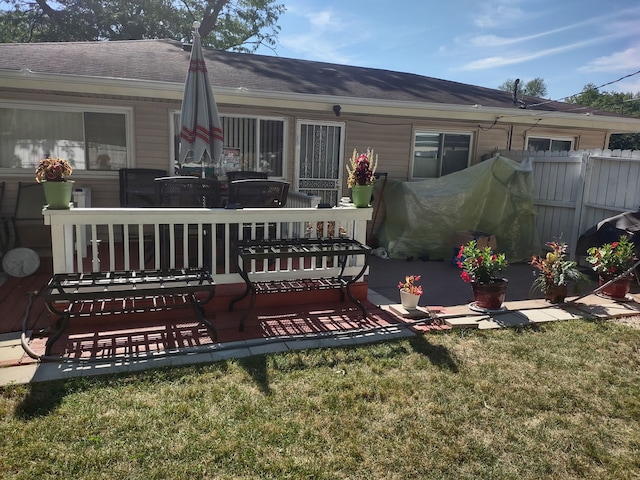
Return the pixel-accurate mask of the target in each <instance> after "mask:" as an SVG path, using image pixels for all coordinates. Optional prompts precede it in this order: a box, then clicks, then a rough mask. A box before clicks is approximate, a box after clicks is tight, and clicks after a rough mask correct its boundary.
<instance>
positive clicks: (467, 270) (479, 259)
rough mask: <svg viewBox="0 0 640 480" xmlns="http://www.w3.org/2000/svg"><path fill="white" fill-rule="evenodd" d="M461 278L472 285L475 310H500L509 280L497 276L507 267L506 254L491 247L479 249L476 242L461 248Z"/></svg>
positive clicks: (458, 258)
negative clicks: (494, 250)
mask: <svg viewBox="0 0 640 480" xmlns="http://www.w3.org/2000/svg"><path fill="white" fill-rule="evenodd" d="M457 264H458V267H459V268H460V269H461V270H462V273H461V274H460V278H462V280H464V281H465V282H468V283H471V287H472V289H473V299H474V302H473V304H472V305H471V307H472V308H474V309H480V310H498V309H500V308H501V307H502V303H503V302H504V297H505V294H506V291H507V285H508V280H507V279H506V278H502V277H499V276H497V275H498V274H499V273H500V272H502V270H504V269H505V268H506V267H507V265H508V264H507V259H506V256H505V254H504V253H494V252H493V250H492V249H491V247H489V246H486V247H483V248H478V243H477V242H476V240H471V241H470V242H468V243H467V244H465V245H461V246H460V250H459V252H458V256H457Z"/></svg>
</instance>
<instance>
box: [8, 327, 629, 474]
mask: <svg viewBox="0 0 640 480" xmlns="http://www.w3.org/2000/svg"><path fill="white" fill-rule="evenodd" d="M0 439H2V440H0V477H1V478H4V479H9V478H24V479H38V480H42V479H49V478H65V479H85V478H86V479H145V480H148V479H160V478H162V479H199V478H216V479H231V478H234V479H235V478H256V479H257V478H260V479H262V478H278V479H280V478H295V479H307V478H314V479H341V478H344V479H347V478H348V479H358V478H364V479H368V480H371V479H405V478H406V479H409V478H411V479H413V478H451V479H474V480H475V479H518V480H520V479H540V478H550V479H554V480H556V479H570V478H586V479H616V480H619V479H632V478H640V330H636V329H632V328H630V327H626V326H622V325H619V324H615V323H611V322H597V323H593V322H587V321H570V322H559V323H554V324H547V325H544V326H540V327H537V328H535V329H534V328H530V329H504V330H499V331H488V332H477V331H461V332H454V333H444V334H430V335H425V336H420V337H416V338H413V339H406V340H397V341H392V342H388V343H379V344H374V345H367V346H362V347H353V348H341V349H327V350H310V351H302V352H294V353H285V354H275V355H266V356H257V357H251V358H248V359H242V360H229V361H226V362H221V363H216V364H211V365H206V366H200V367H185V368H175V369H166V370H154V371H146V372H142V373H139V374H135V375H119V376H108V377H94V378H87V379H73V380H67V381H56V382H52V383H47V384H34V385H28V386H11V387H8V388H5V389H3V390H0Z"/></svg>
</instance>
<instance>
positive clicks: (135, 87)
mask: <svg viewBox="0 0 640 480" xmlns="http://www.w3.org/2000/svg"><path fill="white" fill-rule="evenodd" d="M3 87H4V88H13V89H20V90H45V91H49V92H60V93H83V94H91V95H113V96H125V97H139V98H155V99H163V100H177V101H180V100H182V94H183V89H184V84H183V83H176V82H163V81H156V80H135V79H128V78H109V77H92V76H84V75H65V74H50V73H36V72H32V71H30V70H20V71H18V70H3V69H0V88H3ZM214 93H215V95H216V100H217V102H218V103H219V104H229V105H242V106H261V107H277V108H280V109H282V108H291V109H294V110H307V111H308V110H312V111H318V112H332V107H333V105H335V104H340V105H341V106H342V113H343V114H345V115H347V114H352V115H378V116H380V115H383V116H407V117H420V118H443V117H444V118H451V117H452V114H453V116H454V118H455V119H456V120H468V121H477V122H492V123H493V122H494V121H496V118H497V123H524V124H530V123H536V124H538V125H546V126H572V127H583V128H604V129H607V130H609V131H621V132H622V131H629V132H637V131H639V130H640V118H628V117H614V116H607V115H591V114H576V113H565V112H552V111H536V110H526V109H518V108H512V107H511V108H501V107H485V106H482V105H477V104H475V105H460V104H444V103H429V102H413V101H398V100H384V99H372V98H360V97H351V96H349V97H345V96H338V95H318V94H307V93H293V92H281V91H268V90H257V89H250V88H246V87H238V88H230V87H220V86H214Z"/></svg>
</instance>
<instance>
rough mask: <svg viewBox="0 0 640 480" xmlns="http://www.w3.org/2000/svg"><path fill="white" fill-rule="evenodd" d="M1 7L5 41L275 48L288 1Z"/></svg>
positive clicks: (12, 0) (107, 0) (104, 1)
mask: <svg viewBox="0 0 640 480" xmlns="http://www.w3.org/2000/svg"><path fill="white" fill-rule="evenodd" d="M6 3H8V4H9V5H10V7H11V8H10V9H8V10H6V11H1V12H0V32H1V33H0V40H1V41H2V42H61V41H64V42H71V41H98V40H138V39H150V38H172V39H175V40H179V41H190V40H191V38H192V36H193V22H194V21H199V22H201V26H200V29H199V31H200V35H201V36H202V44H203V45H205V46H211V47H215V48H217V49H220V50H235V51H242V52H251V51H255V50H256V49H257V48H258V47H259V46H260V45H267V46H269V47H273V46H274V45H275V41H276V37H277V34H278V32H279V30H280V27H279V26H277V22H278V19H279V16H280V15H281V14H282V13H283V12H284V11H285V8H284V5H280V4H277V3H276V0H235V1H231V0H182V1H180V2H175V1H173V0H136V1H133V2H132V1H130V0H57V1H55V2H53V1H47V0H41V1H38V2H33V1H30V0H9V1H8V2H6Z"/></svg>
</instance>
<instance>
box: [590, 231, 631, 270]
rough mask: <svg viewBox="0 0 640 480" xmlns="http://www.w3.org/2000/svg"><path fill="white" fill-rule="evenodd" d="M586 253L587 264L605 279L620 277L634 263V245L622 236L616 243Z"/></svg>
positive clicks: (591, 249) (594, 248)
mask: <svg viewBox="0 0 640 480" xmlns="http://www.w3.org/2000/svg"><path fill="white" fill-rule="evenodd" d="M587 253H588V256H587V262H589V263H590V264H591V267H592V268H593V270H594V271H595V272H597V273H598V274H600V276H602V278H605V279H610V278H613V277H615V276H618V275H621V274H622V273H624V272H625V271H627V270H629V269H630V268H631V267H633V264H634V263H635V262H636V254H635V245H634V243H633V242H630V241H629V240H628V238H627V236H626V235H622V236H621V237H620V240H619V241H618V242H612V243H605V244H604V245H602V246H600V247H591V248H589V249H587Z"/></svg>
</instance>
